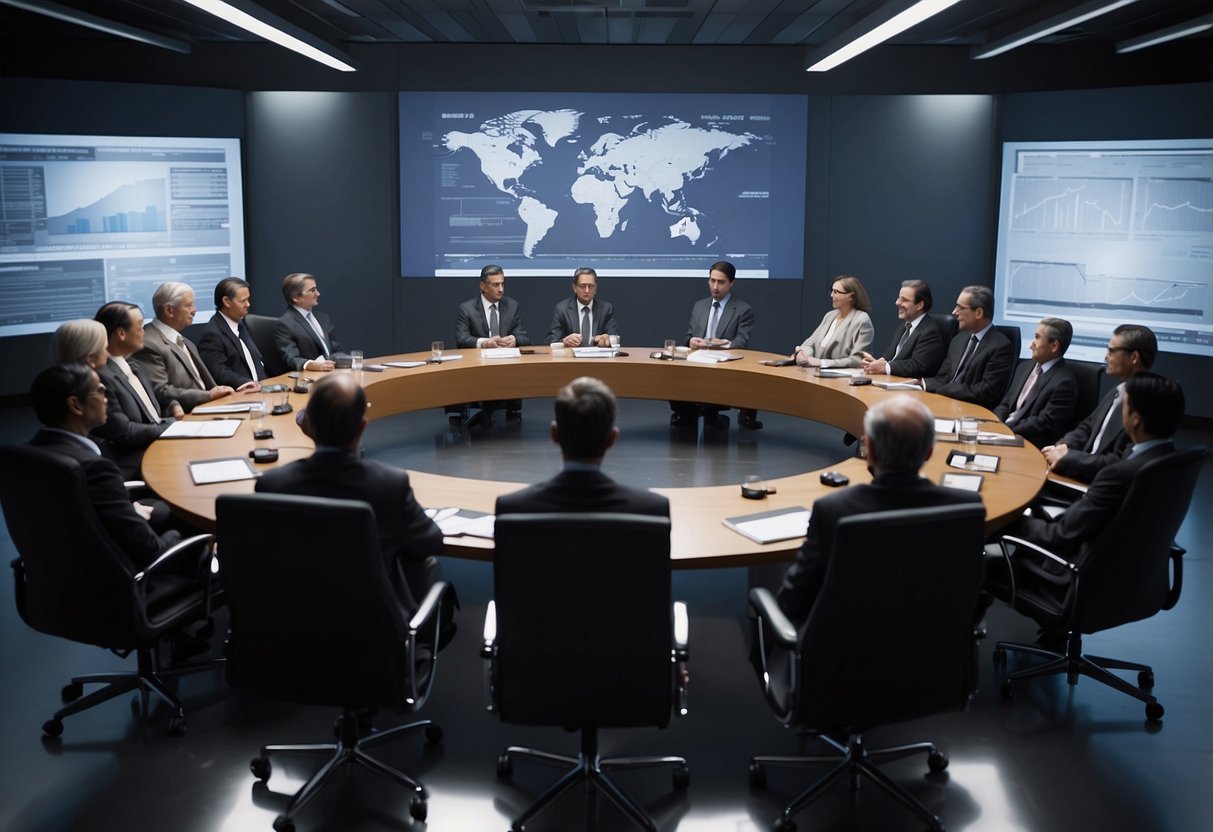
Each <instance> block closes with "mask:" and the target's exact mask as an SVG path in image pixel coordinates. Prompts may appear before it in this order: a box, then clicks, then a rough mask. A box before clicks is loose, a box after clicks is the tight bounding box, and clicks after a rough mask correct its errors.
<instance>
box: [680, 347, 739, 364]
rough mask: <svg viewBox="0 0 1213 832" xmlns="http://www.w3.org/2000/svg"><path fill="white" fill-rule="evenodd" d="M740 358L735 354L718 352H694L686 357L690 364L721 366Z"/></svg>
mask: <svg viewBox="0 0 1213 832" xmlns="http://www.w3.org/2000/svg"><path fill="white" fill-rule="evenodd" d="M740 359H741V356H740V355H738V354H737V353H735V352H720V351H718V350H710V351H709V350H695V351H694V352H692V353H691V354H690V355H688V356H687V361H690V362H691V363H692V364H723V363H724V362H726V361H739V360H740Z"/></svg>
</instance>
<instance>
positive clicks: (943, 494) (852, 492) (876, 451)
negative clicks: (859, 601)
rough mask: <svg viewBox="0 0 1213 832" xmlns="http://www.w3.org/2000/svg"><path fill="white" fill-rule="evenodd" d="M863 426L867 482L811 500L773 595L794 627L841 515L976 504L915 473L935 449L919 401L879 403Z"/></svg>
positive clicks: (931, 423) (930, 420)
mask: <svg viewBox="0 0 1213 832" xmlns="http://www.w3.org/2000/svg"><path fill="white" fill-rule="evenodd" d="M863 427H864V436H863V446H864V450H865V451H866V452H867V460H868V470H870V471H871V472H872V477H873V478H872V482H871V483H870V484H865V485H854V486H851V487H850V488H846V489H843V490H842V491H838V492H835V493H833V494H830V495H828V496H825V497H822V498H820V499H818V500H816V501H814V503H813V512H812V514H811V515H810V517H809V529H808V534H807V535H806V537H805V541H804V545H803V546H801V547H800V551H799V552H797V553H796V562H795V563H794V564H792V566H791V567H790V568H789V569H788V572H787V574H786V575H785V576H784V579H783V583H782V584H781V585H780V587H779V592H778V594H777V595H776V599H777V600H778V602H779V606H780V608H781V609H782V610H783V611H784V613H786V614H787V616H788V618H789V619H791V620H792V621H793V622H795V623H796V624H797V625H798V626H799V625H800V624H803V623H804V622H805V621H806V620H807V619H808V617H809V612H810V611H811V610H812V609H813V604H814V602H815V601H816V600H817V594H818V592H820V590H821V586H822V583H823V582H824V580H825V574H826V569H827V568H828V567H829V561H830V555H831V553H832V552H833V549H834V529H835V527H836V526H837V524H838V521H839V520H841V519H842V518H843V517H849V516H851V515H854V514H866V513H868V512H873V511H893V510H896V509H911V508H926V507H929V506H947V505H956V504H959V503H977V502H981V497H979V496H978V495H977V494H976V493H974V492H972V491H962V490H959V489H955V488H943V487H941V486H938V485H935V484H934V483H932V482H931V481H930V480H927V479H924V478H923V477H920V476H919V475H918V471H919V469H920V468H922V465H923V463H924V462H926V461H927V459H929V458H930V456H931V451H932V450H933V448H934V445H935V420H934V417H933V416H932V415H931V412H930V411H929V410H927V408H926V406H925V405H924V404H922V402H920V401H918V400H917V399H914V398H912V397H911V396H908V395H898V396H893V397H891V398H888V399H884V400H882V401H880V402H877V403H876V405H874V406H873V407H872V408H871V409H869V410H868V412H867V413H866V414H865V415H864V420H863Z"/></svg>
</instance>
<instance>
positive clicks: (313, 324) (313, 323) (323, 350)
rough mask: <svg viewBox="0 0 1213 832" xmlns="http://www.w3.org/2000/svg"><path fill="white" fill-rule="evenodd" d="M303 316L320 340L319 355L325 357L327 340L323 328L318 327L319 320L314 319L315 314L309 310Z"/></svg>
mask: <svg viewBox="0 0 1213 832" xmlns="http://www.w3.org/2000/svg"><path fill="white" fill-rule="evenodd" d="M304 317H305V318H307V322H308V323H309V324H310V325H311V327H312V332H314V333H316V337H317V338H318V339H319V340H320V346H321V350H320V357H321V358H327V357H328V354H329V342H328V341H327V340H325V337H324V330H322V329H321V328H320V321H318V320H316V316H315V315H313V314H312V313H311V312H308V313H307V314H306V315H304Z"/></svg>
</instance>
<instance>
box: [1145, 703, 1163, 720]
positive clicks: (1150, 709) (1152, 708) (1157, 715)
mask: <svg viewBox="0 0 1213 832" xmlns="http://www.w3.org/2000/svg"><path fill="white" fill-rule="evenodd" d="M1163 713H1165V711H1164V710H1163V707H1162V705H1160V704H1158V703H1157V702H1149V703H1147V704H1146V719H1147V720H1149V721H1150V722H1160V721H1162V715H1163Z"/></svg>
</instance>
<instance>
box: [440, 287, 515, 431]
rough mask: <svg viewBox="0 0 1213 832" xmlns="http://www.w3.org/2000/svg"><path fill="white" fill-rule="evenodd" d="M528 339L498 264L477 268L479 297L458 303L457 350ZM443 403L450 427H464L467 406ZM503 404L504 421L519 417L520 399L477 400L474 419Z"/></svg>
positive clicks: (501, 345)
mask: <svg viewBox="0 0 1213 832" xmlns="http://www.w3.org/2000/svg"><path fill="white" fill-rule="evenodd" d="M530 343H531V338H530V336H529V335H527V333H526V326H525V325H524V324H523V322H522V311H521V310H520V309H519V308H518V302H517V301H515V300H514V299H513V298H507V297H506V296H505V270H503V269H502V268H501V266H497V265H489V266H485V267H484V268H483V269H481V270H480V296H479V297H475V298H472V299H471V300H469V301H465V302H464V303H461V304H459V315H458V317H457V318H456V319H455V345H456V346H458V347H459V348H460V349H468V348H471V347H475V348H477V349H489V348H492V347H526V346H530ZM470 404H474V402H468V403H467V404H459V405H447V407H446V412H447V416H448V418H449V419H450V422H451V426H452V427H460V426H463V427H467V426H469V425H471V423H472V421H473V420H472V419H469V418H468V405H470ZM503 405H504V406H505V418H506V421H507V422H517V421H519V420H521V419H522V400H521V399H510V400H509V401H492V402H481V411H480V413H478V414H476V416H475V417H474V418H475V419H482V418H484V417H486V416H488V417H489V418H491V414H492V412H493V411H494V410H496V409H498V408H500V407H501V406H503Z"/></svg>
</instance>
